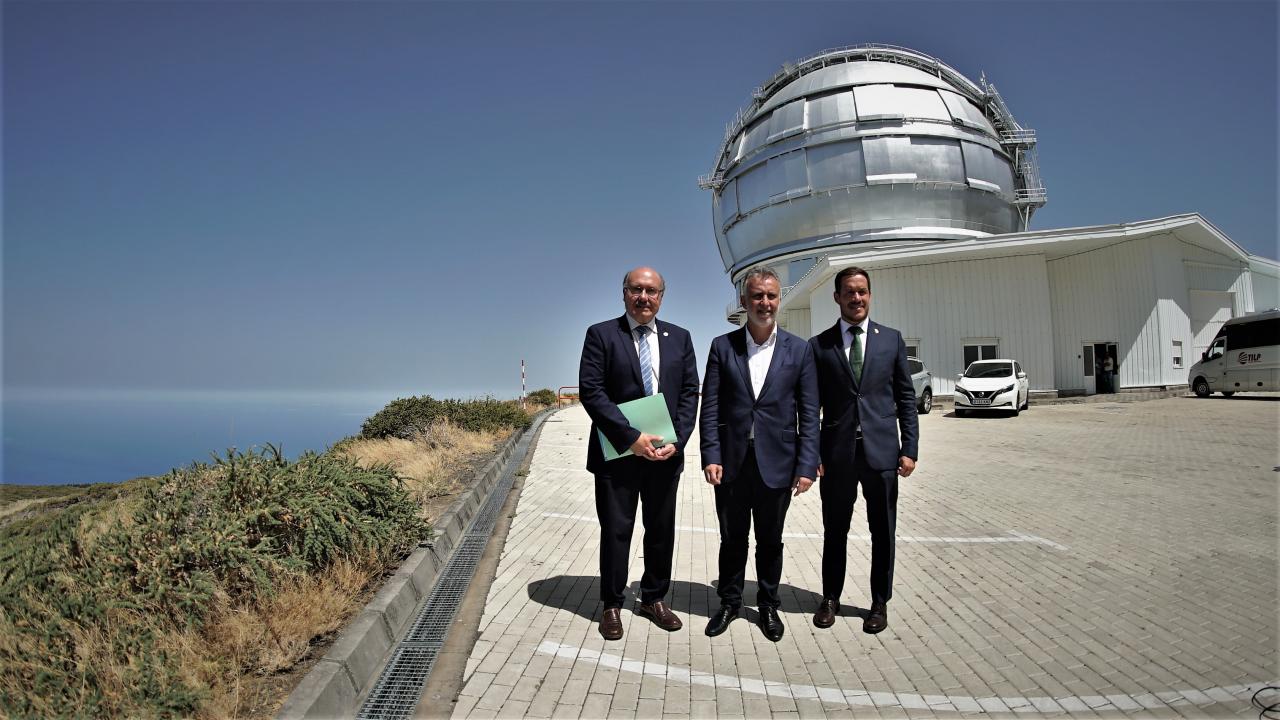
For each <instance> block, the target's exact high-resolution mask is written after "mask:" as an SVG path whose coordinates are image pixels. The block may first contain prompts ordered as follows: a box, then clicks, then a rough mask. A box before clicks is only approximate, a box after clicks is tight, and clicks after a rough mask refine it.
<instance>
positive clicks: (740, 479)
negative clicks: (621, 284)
mask: <svg viewBox="0 0 1280 720" xmlns="http://www.w3.org/2000/svg"><path fill="white" fill-rule="evenodd" d="M775 343H776V344H775V345H774V348H773V358H772V360H771V362H770V364H769V369H768V372H767V373H766V374H765V380H764V384H763V386H762V387H761V388H760V395H759V396H758V397H757V396H756V394H755V391H754V387H753V385H752V383H751V372H750V370H749V368H748V365H747V329H746V328H742V329H739V330H735V331H733V332H731V333H727V334H725V335H721V336H720V337H718V338H716V339H715V340H714V341H713V342H712V343H711V351H710V352H709V353H708V355H707V373H706V376H705V378H704V379H703V383H702V417H701V440H702V443H701V450H702V466H703V467H704V468H705V467H706V466H708V465H720V466H721V467H722V468H723V470H724V473H723V476H722V478H721V481H720V484H719V485H717V486H716V487H715V496H716V515H717V516H718V519H719V521H720V557H719V572H720V578H719V582H718V583H717V592H718V593H719V595H720V602H721V604H722V605H727V606H731V607H737V606H739V605H741V604H742V588H743V584H744V582H745V572H746V561H747V536H748V534H749V530H750V528H751V523H752V518H753V517H754V519H755V530H756V581H757V587H758V589H759V591H758V593H757V596H756V600H757V604H759V605H761V606H766V607H773V608H776V607H778V604H779V600H778V584H779V582H780V581H781V576H782V526H783V523H784V521H785V519H786V514H787V508H788V507H789V506H790V503H791V494H790V491H791V485H792V482H793V481H794V479H795V477H796V476H801V477H807V478H810V479H813V478H815V477H817V475H816V473H817V469H818V378H817V369H816V367H815V366H814V362H813V351H812V349H811V348H810V347H809V344H808V343H806V342H805V341H804V340H803V339H801V338H799V337H797V336H795V335H792V334H791V333H789V332H786V331H785V330H781V329H779V330H778V334H777V338H776V340H775ZM753 427H754V431H755V438H754V440H750V439H749V438H750V436H751V433H752V428H753Z"/></svg>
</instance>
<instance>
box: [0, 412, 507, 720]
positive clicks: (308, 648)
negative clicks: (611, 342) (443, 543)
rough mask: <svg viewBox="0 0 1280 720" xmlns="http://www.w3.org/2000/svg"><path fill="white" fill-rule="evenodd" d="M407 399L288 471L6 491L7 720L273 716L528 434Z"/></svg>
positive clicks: (264, 463)
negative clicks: (455, 503) (392, 572)
mask: <svg viewBox="0 0 1280 720" xmlns="http://www.w3.org/2000/svg"><path fill="white" fill-rule="evenodd" d="M412 400H413V401H415V402H412V403H410V409H411V411H410V412H404V411H403V407H402V406H403V405H404V401H400V400H398V401H396V403H401V406H397V408H396V409H395V410H392V406H395V405H396V403H392V404H391V405H389V406H388V407H387V408H384V410H382V411H380V412H379V413H378V414H377V415H375V416H374V417H372V418H370V419H369V422H366V423H365V426H366V428H369V427H370V425H371V423H374V420H375V418H377V419H378V420H377V422H376V423H374V426H375V427H378V428H382V429H385V431H386V432H385V433H384V434H382V435H376V436H373V437H363V438H349V439H347V440H344V441H342V442H340V443H338V444H337V445H335V446H334V447H333V448H331V449H330V450H329V451H327V452H325V453H323V454H316V453H311V452H308V453H305V454H303V455H302V456H301V457H299V458H298V459H297V460H295V461H290V460H288V459H287V458H284V457H283V456H282V455H281V454H280V452H279V451H278V450H277V449H276V448H274V447H271V446H267V447H266V448H265V449H263V450H255V451H250V452H229V453H228V454H227V455H226V456H225V457H223V458H220V459H218V460H217V461H215V462H213V463H211V464H203V463H197V464H194V465H192V466H190V467H187V468H182V469H178V470H174V471H172V472H170V473H169V474H168V475H165V476H162V477H157V478H144V479H138V480H133V481H129V482H126V483H119V484H112V485H103V486H93V487H91V488H89V487H80V488H64V489H61V490H58V491H48V492H44V491H34V490H17V489H10V488H12V487H13V486H5V488H4V490H5V494H4V495H2V496H0V499H3V504H0V511H3V510H4V509H6V508H11V507H14V506H17V505H19V504H25V505H27V506H28V510H27V512H26V513H24V514H25V515H26V516H25V517H18V516H17V515H10V516H9V517H7V518H3V517H0V521H2V522H5V523H7V524H4V525H3V526H2V527H0V716H11V717H47V716H64V715H74V716H92V717H99V716H105V717H136V716H143V717H152V716H161V717H169V716H200V717H209V718H214V717H217V718H222V717H245V716H266V715H270V714H273V713H274V711H275V710H276V708H277V707H278V704H279V701H280V700H282V699H283V695H284V694H286V693H287V692H288V690H289V689H290V688H291V686H292V684H293V682H294V681H296V679H297V678H292V679H290V680H288V681H287V682H281V681H280V680H279V679H278V678H280V677H281V676H282V675H285V674H288V673H289V672H290V671H291V670H292V671H295V672H298V668H299V667H301V665H300V663H303V661H304V660H308V659H311V660H313V659H314V658H315V656H316V655H317V653H316V644H317V643H318V642H319V643H323V642H324V641H325V639H326V638H328V637H331V636H332V635H333V633H335V632H336V631H337V630H339V629H340V628H341V627H342V626H343V625H344V624H345V622H346V621H347V620H348V619H349V618H350V617H351V616H352V615H353V614H354V613H355V612H356V611H357V610H358V608H359V607H360V606H361V604H362V603H363V602H364V601H365V599H366V598H367V596H368V594H369V593H370V592H371V591H372V590H374V589H376V586H377V584H378V583H379V580H380V578H381V577H382V576H383V575H384V574H385V573H386V572H387V571H388V570H389V569H391V568H393V567H394V566H395V564H396V563H397V562H398V561H399V560H400V559H401V558H403V557H404V555H405V554H406V553H407V552H408V551H409V550H411V549H412V548H413V547H414V546H415V545H417V544H418V543H419V542H420V541H421V540H423V539H425V538H426V537H427V536H428V535H429V533H430V526H429V523H428V519H429V518H430V517H434V514H435V511H432V510H429V509H427V508H430V507H432V506H433V503H434V507H435V508H436V510H437V511H438V509H439V508H440V506H441V502H442V501H444V500H447V499H448V498H449V496H450V495H451V494H454V493H456V492H457V491H458V490H460V489H461V487H462V485H461V482H462V480H463V479H464V478H465V477H467V476H469V475H470V473H469V470H470V468H472V467H474V466H475V465H477V464H478V463H479V462H481V460H483V459H484V458H485V457H487V456H488V455H489V454H491V453H492V451H493V449H494V448H495V446H496V445H497V443H498V442H500V441H501V439H502V438H503V437H504V436H505V435H506V434H508V433H509V432H510V431H511V428H513V427H524V426H526V425H527V424H528V422H529V417H528V415H527V414H525V413H524V412H522V411H520V408H519V406H518V405H516V404H513V403H500V402H499V401H493V400H484V401H479V403H480V406H479V407H475V408H466V407H465V406H467V405H470V404H473V403H463V402H460V401H455V400H442V401H435V400H431V399H430V398H415V399H412ZM422 400H427V401H430V402H429V403H423V402H421V401H422ZM423 407H429V408H430V409H432V410H437V409H440V408H443V410H440V411H439V412H436V413H435V414H434V415H431V416H430V418H429V419H425V420H424V417H425V416H426V415H425V414H424V413H422V412H421V409H422V408H423ZM460 407H461V409H459V408H460ZM397 418H399V420H397ZM33 502H39V503H41V504H40V505H39V510H40V511H39V512H32V511H31V508H30V507H29V506H30V504H31V503H33ZM322 652H323V651H321V653H319V654H322ZM273 679H275V681H274V682H273Z"/></svg>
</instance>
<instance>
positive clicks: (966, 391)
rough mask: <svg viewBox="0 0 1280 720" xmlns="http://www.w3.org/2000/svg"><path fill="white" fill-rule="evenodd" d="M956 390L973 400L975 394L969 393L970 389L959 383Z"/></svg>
mask: <svg viewBox="0 0 1280 720" xmlns="http://www.w3.org/2000/svg"><path fill="white" fill-rule="evenodd" d="M956 392H958V393H960V394H961V395H963V396H965V397H967V398H969V399H970V400H972V399H973V396H972V395H970V394H969V391H968V390H965V389H964V388H962V387H960V386H959V385H957V386H956Z"/></svg>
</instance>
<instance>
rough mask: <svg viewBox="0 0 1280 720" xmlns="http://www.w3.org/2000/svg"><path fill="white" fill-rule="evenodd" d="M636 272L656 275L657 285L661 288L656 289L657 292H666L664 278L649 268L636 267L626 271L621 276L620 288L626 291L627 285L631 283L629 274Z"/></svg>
mask: <svg viewBox="0 0 1280 720" xmlns="http://www.w3.org/2000/svg"><path fill="white" fill-rule="evenodd" d="M636 270H649V271H651V272H653V274H654V275H657V276H658V284H659V285H661V286H662V287H660V288H658V291H659V292H666V291H667V279H666V278H664V277H662V273H660V272H658V271H657V270H654V269H653V268H651V267H644V266H641V267H637V268H631V269H630V270H628V271H627V272H626V273H625V274H624V275H623V276H622V288H623V289H624V290H625V289H626V287H627V284H628V283H630V282H631V273H633V272H635V271H636Z"/></svg>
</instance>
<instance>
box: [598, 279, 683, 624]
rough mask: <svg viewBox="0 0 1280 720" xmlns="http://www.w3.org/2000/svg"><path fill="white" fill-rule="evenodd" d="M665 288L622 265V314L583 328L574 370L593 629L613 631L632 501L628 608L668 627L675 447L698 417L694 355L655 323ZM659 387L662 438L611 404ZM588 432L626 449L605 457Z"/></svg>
mask: <svg viewBox="0 0 1280 720" xmlns="http://www.w3.org/2000/svg"><path fill="white" fill-rule="evenodd" d="M665 290H666V284H665V283H664V281H663V280H662V276H661V275H659V274H658V273H657V271H655V270H653V269H652V268H647V267H641V268H636V269H635V270H632V271H631V272H629V273H627V274H626V275H625V276H623V279H622V302H623V305H624V306H625V307H626V313H625V314H624V315H623V316H622V317H619V318H615V319H613V320H606V321H605V322H602V323H597V324H595V325H592V326H591V327H590V328H587V337H586V340H585V341H584V342H583V344H582V363H581V365H580V367H579V370H578V392H579V399H580V400H581V401H582V406H583V407H584V408H586V411H587V414H588V415H590V416H591V433H590V438H589V439H588V441H587V470H589V471H591V472H592V473H593V474H594V475H595V491H596V515H597V516H598V517H599V518H600V600H601V602H603V603H604V614H603V616H602V617H601V619H600V634H601V635H603V636H604V638H605V639H606V640H617V639H619V638H621V637H622V615H621V609H622V603H623V589H624V588H626V585H627V558H628V556H629V555H630V552H631V531H632V528H633V527H634V526H635V521H636V505H637V504H641V505H642V506H643V507H642V511H643V522H644V575H643V576H641V578H640V604H639V606H638V607H637V612H638V613H640V614H641V615H645V616H647V617H649V618H650V619H652V620H653V622H654V623H655V624H657V625H658V627H661V628H662V629H664V630H668V631H674V630H679V629H680V627H681V622H680V618H678V617H676V615H675V613H673V612H671V609H670V608H669V607H667V604H666V602H665V598H666V595H667V591H668V590H669V589H670V587H671V560H672V554H673V553H674V551H675V525H676V488H677V483H678V482H679V480H680V471H681V470H683V469H684V452H683V451H684V446H685V443H687V442H688V441H689V436H690V435H692V434H693V424H694V421H695V420H696V419H697V413H698V361H697V358H696V357H695V356H694V352H693V341H692V340H690V338H689V333H688V332H687V331H685V330H684V329H683V328H679V327H676V326H675V325H672V324H671V323H668V322H663V321H661V320H658V319H657V314H658V308H659V307H661V306H662V296H663V293H664V292H665ZM657 393H662V395H663V398H664V399H665V400H666V404H667V411H668V412H669V413H670V414H671V421H672V425H673V426H674V428H675V431H676V437H674V438H663V437H658V436H655V435H650V434H648V433H644V432H641V431H640V430H638V429H636V428H634V427H632V426H631V425H630V423H628V422H627V419H626V417H624V416H623V414H622V412H621V411H620V410H619V409H618V405H619V404H620V403H624V402H627V401H630V400H637V399H639V398H642V397H644V396H646V395H654V394H657ZM597 430H599V431H600V432H602V433H604V437H605V439H606V440H607V441H608V442H609V443H610V444H612V445H613V447H614V448H615V449H616V450H618V451H619V452H625V451H626V450H627V449H628V448H630V450H631V451H632V452H633V453H635V454H634V455H631V456H627V457H623V458H617V459H615V460H609V461H606V460H605V459H604V452H603V450H602V449H601V447H600V438H599V433H597Z"/></svg>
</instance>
